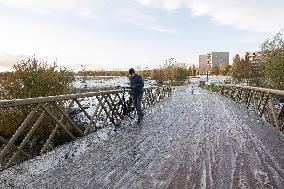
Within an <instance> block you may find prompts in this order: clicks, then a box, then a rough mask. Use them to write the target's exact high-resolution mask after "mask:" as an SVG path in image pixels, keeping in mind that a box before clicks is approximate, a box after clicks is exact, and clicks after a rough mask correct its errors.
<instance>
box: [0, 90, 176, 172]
mask: <svg viewBox="0 0 284 189" xmlns="http://www.w3.org/2000/svg"><path fill="white" fill-rule="evenodd" d="M171 92H172V89H171V87H169V86H166V87H151V88H145V90H144V96H143V100H142V107H143V108H144V109H146V108H148V107H149V106H151V105H153V104H154V103H156V102H159V101H162V100H163V99H165V98H167V97H169V96H170V95H171ZM122 93H123V91H122V90H112V91H105V92H93V93H92V92H91V93H83V94H71V95H61V96H50V97H40V98H30V99H17V100H2V101H0V110H2V111H1V112H8V111H10V112H17V111H19V112H20V115H22V116H23V115H24V116H23V119H22V121H21V122H20V124H19V125H17V126H16V130H15V132H14V133H13V135H11V134H10V135H8V134H7V133H6V134H5V133H0V170H1V169H4V168H7V167H9V166H11V165H13V164H15V163H18V162H22V161H23V160H26V159H30V158H32V157H34V156H35V155H40V154H42V153H45V152H47V151H49V150H52V148H53V147H54V146H56V145H54V141H57V140H59V141H61V140H62V138H60V137H62V136H64V137H65V138H67V139H68V140H69V141H70V140H74V139H76V138H79V137H83V136H85V135H88V134H89V133H92V132H95V131H96V130H98V129H100V128H103V127H106V126H109V125H112V123H111V114H112V108H113V106H114V104H115V103H116V102H117V101H118V100H120V99H121V97H122ZM128 93H129V91H127V92H126V96H129V94H128ZM11 109H13V111H11ZM8 116H9V114H8ZM0 123H1V122H0ZM0 127H2V128H3V127H4V125H0ZM5 127H6V126H5ZM7 129H9V126H8V127H7ZM36 135H37V136H36Z"/></svg>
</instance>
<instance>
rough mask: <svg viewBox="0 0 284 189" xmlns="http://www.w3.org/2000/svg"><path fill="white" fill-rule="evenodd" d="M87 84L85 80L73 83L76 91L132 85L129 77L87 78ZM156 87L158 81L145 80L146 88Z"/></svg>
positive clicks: (77, 80)
mask: <svg viewBox="0 0 284 189" xmlns="http://www.w3.org/2000/svg"><path fill="white" fill-rule="evenodd" d="M85 81H86V82H83V79H82V78H81V79H78V78H77V79H76V80H75V82H73V84H72V86H73V88H76V89H84V88H87V89H92V88H97V89H101V88H113V87H115V86H118V85H120V86H127V85H129V84H130V82H129V80H128V78H127V77H110V78H102V79H100V78H96V79H91V78H87V79H86V80H85ZM153 85H156V81H154V80H147V79H145V87H149V86H153Z"/></svg>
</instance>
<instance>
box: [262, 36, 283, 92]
mask: <svg viewBox="0 0 284 189" xmlns="http://www.w3.org/2000/svg"><path fill="white" fill-rule="evenodd" d="M260 49H261V64H260V67H261V68H260V69H261V76H262V78H263V79H264V80H265V81H266V82H265V83H264V85H265V86H266V87H272V88H276V89H281V90H283V89H284V37H283V34H282V33H281V32H279V33H278V34H276V35H275V36H274V37H273V38H272V39H267V40H266V41H265V42H264V43H263V44H262V45H261V47H260Z"/></svg>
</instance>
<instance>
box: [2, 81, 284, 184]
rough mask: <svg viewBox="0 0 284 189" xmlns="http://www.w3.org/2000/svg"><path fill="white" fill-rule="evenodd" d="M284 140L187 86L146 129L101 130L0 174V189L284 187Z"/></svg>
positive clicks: (221, 100) (160, 107) (150, 114)
mask: <svg viewBox="0 0 284 189" xmlns="http://www.w3.org/2000/svg"><path fill="white" fill-rule="evenodd" d="M283 170H284V135H283V134H282V133H280V132H279V131H277V130H276V129H275V128H273V127H272V126H269V125H268V123H265V122H264V121H263V120H261V119H259V118H258V117H257V116H255V115H254V114H253V113H249V112H248V110H246V109H245V108H244V107H242V106H241V105H239V104H236V103H235V102H233V101H231V100H229V99H227V98H226V97H223V96H221V95H218V94H214V93H210V92H207V91H204V90H201V89H196V90H195V94H194V95H192V94H191V87H190V86H183V87H179V88H178V89H177V90H176V91H175V92H174V94H173V95H172V97H170V98H168V99H167V100H165V101H163V102H161V103H158V104H156V105H155V106H153V107H151V108H149V109H148V110H147V111H146V114H145V119H144V121H143V123H142V125H141V126H135V124H134V123H129V122H127V121H126V122H125V125H124V127H123V128H121V129H120V130H119V131H118V132H113V130H112V129H111V128H106V129H104V130H100V131H99V132H97V133H94V134H91V135H88V136H86V137H85V138H83V139H79V140H77V141H75V142H73V143H71V144H68V145H65V146H61V147H59V148H58V149H56V150H54V151H52V152H50V153H48V154H46V155H43V156H41V157H37V158H35V159H33V160H30V161H28V162H25V163H23V164H21V165H18V166H15V167H12V168H10V169H8V170H5V171H3V172H1V173H0V188H218V189H219V188H224V189H228V188H283V186H284V171H283Z"/></svg>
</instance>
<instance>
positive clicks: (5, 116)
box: [0, 57, 74, 138]
mask: <svg viewBox="0 0 284 189" xmlns="http://www.w3.org/2000/svg"><path fill="white" fill-rule="evenodd" d="M14 70H15V71H14V72H11V73H9V74H8V75H7V76H6V77H4V78H2V79H1V80H0V86H1V88H0V94H1V96H0V99H5V100H8V99H17V98H32V97H40V96H50V95H60V94H65V93H67V92H68V91H69V88H70V86H71V82H72V81H73V80H74V76H73V73H72V72H71V71H68V70H67V69H66V68H60V67H58V66H57V65H56V63H54V65H52V66H50V65H48V64H47V63H46V62H41V61H39V60H38V59H36V58H35V57H32V58H29V59H28V60H26V61H24V60H23V61H21V62H19V63H17V64H16V65H14ZM31 108H32V106H30V105H26V106H19V107H13V108H8V109H6V110H4V109H3V108H2V109H0V133H1V135H2V136H4V137H5V136H7V138H9V137H10V136H11V135H13V134H14V133H15V131H16V130H17V128H18V126H19V125H20V124H21V123H22V122H23V120H24V119H25V118H26V116H27V115H28V114H29V112H30V111H31ZM43 123H45V124H46V125H45V126H44V127H42V130H40V131H38V132H39V135H42V134H43V133H44V132H45V131H47V130H48V129H49V126H50V125H49V124H51V123H50V120H48V119H47V120H46V121H43ZM29 126H31V125H29Z"/></svg>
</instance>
